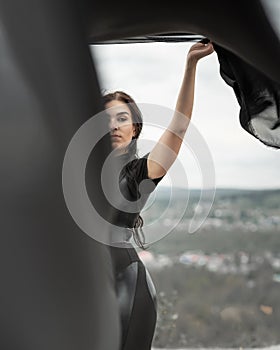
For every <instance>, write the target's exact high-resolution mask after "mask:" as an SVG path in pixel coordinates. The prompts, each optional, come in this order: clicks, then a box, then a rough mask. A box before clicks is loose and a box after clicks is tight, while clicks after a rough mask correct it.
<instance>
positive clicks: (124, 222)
mask: <svg viewBox="0 0 280 350" xmlns="http://www.w3.org/2000/svg"><path fill="white" fill-rule="evenodd" d="M148 155H149V153H147V154H145V155H144V156H143V157H141V158H136V157H134V158H133V159H131V160H129V158H128V157H129V155H128V154H123V155H121V156H118V160H120V166H121V167H122V170H121V171H120V176H119V186H120V192H121V193H122V195H123V197H124V200H123V201H122V202H121V203H120V204H119V207H120V208H121V210H119V209H118V210H114V214H113V223H114V225H117V226H120V227H121V228H123V227H126V228H133V227H134V226H135V223H136V221H137V219H138V216H139V214H140V211H141V210H142V209H143V207H144V205H145V203H146V202H147V200H148V198H149V195H150V194H151V192H152V191H153V190H154V189H155V188H156V186H157V184H158V183H159V182H160V180H161V179H162V178H163V176H161V177H159V178H156V179H150V178H149V177H148V168H147V157H148ZM123 164H124V165H123ZM136 201H137V206H136V207H135V203H134V207H133V203H131V202H136ZM132 207H133V209H134V210H133V211H134V212H131V208H132ZM113 234H114V233H113ZM115 234H116V233H115ZM128 236H131V234H128ZM128 238H129V237H128Z"/></svg>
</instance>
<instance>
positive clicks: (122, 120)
mask: <svg viewBox="0 0 280 350" xmlns="http://www.w3.org/2000/svg"><path fill="white" fill-rule="evenodd" d="M126 120H127V119H126V117H119V118H118V121H120V122H125V121H126Z"/></svg>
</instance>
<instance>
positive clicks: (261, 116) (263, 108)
mask: <svg viewBox="0 0 280 350" xmlns="http://www.w3.org/2000/svg"><path fill="white" fill-rule="evenodd" d="M214 48H215V51H216V53H217V56H218V60H219V63H220V74H221V77H222V78H223V80H224V81H225V82H226V83H227V84H228V85H229V86H231V87H232V89H233V91H234V93H235V96H236V98H237V101H238V103H239V105H240V113H239V120H240V124H241V126H242V127H243V128H244V129H245V130H246V131H247V132H249V133H250V134H251V135H253V136H254V137H256V138H257V139H258V140H260V141H261V142H262V143H264V144H265V145H266V146H270V147H273V148H275V149H279V148H280V110H279V105H280V84H279V83H277V82H276V81H274V80H272V79H270V78H268V77H267V76H266V75H264V74H263V73H262V72H260V71H258V70H257V69H256V68H254V67H253V66H251V65H250V64H248V63H246V62H245V61H243V60H242V59H241V58H240V57H238V56H236V55H235V54H233V53H232V52H231V51H229V50H227V49H224V48H223V47H221V46H220V45H217V44H214Z"/></svg>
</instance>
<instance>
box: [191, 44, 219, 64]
mask: <svg viewBox="0 0 280 350" xmlns="http://www.w3.org/2000/svg"><path fill="white" fill-rule="evenodd" d="M212 52H214V47H213V45H212V43H211V42H210V43H208V44H204V43H201V42H198V43H195V44H194V45H192V47H191V48H190V50H189V53H188V59H192V60H196V61H198V60H199V59H201V58H202V57H205V56H208V55H210V54H211V53H212Z"/></svg>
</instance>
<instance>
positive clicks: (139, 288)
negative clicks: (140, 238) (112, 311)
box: [110, 154, 163, 350]
mask: <svg viewBox="0 0 280 350" xmlns="http://www.w3.org/2000/svg"><path fill="white" fill-rule="evenodd" d="M147 156H148V154H146V155H145V156H143V157H142V158H135V159H133V160H131V161H130V162H129V163H128V164H127V165H126V166H124V168H123V170H122V171H121V174H120V190H121V192H122V194H123V196H124V197H125V198H126V199H127V200H130V201H135V200H137V199H139V198H143V200H142V201H140V202H141V205H140V207H139V212H140V210H141V209H142V208H143V206H144V205H145V203H146V201H147V199H148V197H149V194H150V193H151V192H152V191H153V190H154V189H155V187H156V185H157V184H158V183H159V181H160V180H161V179H162V178H163V177H160V178H157V179H153V180H151V179H149V178H148V171H147ZM125 159H127V155H123V156H120V160H121V161H123V160H125ZM141 184H142V186H141ZM123 209H124V210H125V208H123ZM124 213H125V211H119V216H118V215H115V221H116V222H117V224H118V225H119V230H115V232H112V241H113V243H114V246H111V247H110V251H111V256H112V261H113V266H114V273H115V287H116V294H117V299H118V302H119V309H120V316H121V327H122V341H121V343H122V346H121V350H132V349H133V350H149V349H151V344H152V340H153V335H154V330H155V325H156V318H157V314H156V292H155V287H154V285H153V282H152V279H151V277H150V275H149V272H148V271H147V269H146V268H145V266H144V264H143V263H142V261H141V260H140V258H139V256H138V254H137V251H136V249H135V248H134V247H133V245H132V244H131V243H130V239H132V232H133V228H132V226H133V225H134V223H135V221H136V219H137V217H138V215H139V213H128V214H127V215H125V214H124ZM120 233H121V235H120ZM124 237H125V238H124ZM116 244H117V246H116Z"/></svg>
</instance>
